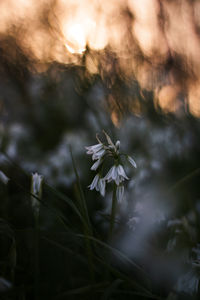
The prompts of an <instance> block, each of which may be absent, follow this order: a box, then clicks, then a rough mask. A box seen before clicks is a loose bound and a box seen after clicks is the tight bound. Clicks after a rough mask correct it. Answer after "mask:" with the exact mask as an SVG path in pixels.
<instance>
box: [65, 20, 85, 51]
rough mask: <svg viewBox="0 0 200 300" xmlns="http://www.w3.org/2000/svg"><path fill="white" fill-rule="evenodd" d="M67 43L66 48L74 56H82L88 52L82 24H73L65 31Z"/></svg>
mask: <svg viewBox="0 0 200 300" xmlns="http://www.w3.org/2000/svg"><path fill="white" fill-rule="evenodd" d="M65 35H66V38H67V42H66V44H65V47H66V48H67V50H68V51H69V52H70V53H72V54H74V53H77V54H82V53H83V52H84V51H85V50H86V34H85V32H84V29H83V27H82V26H81V24H79V23H77V24H72V25H71V26H69V27H67V28H66V29H65Z"/></svg>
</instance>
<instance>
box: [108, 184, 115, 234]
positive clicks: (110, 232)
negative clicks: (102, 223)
mask: <svg viewBox="0 0 200 300" xmlns="http://www.w3.org/2000/svg"><path fill="white" fill-rule="evenodd" d="M116 191H117V185H116V183H114V186H113V196H112V210H111V217H110V230H109V236H108V239H109V240H110V239H111V238H112V233H113V229H114V226H115V215H116V208H117V195H116Z"/></svg>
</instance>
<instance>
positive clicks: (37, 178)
mask: <svg viewBox="0 0 200 300" xmlns="http://www.w3.org/2000/svg"><path fill="white" fill-rule="evenodd" d="M42 180H43V176H42V175H39V174H38V173H35V174H32V193H33V194H34V195H36V196H37V195H39V194H40V192H41V184H42Z"/></svg>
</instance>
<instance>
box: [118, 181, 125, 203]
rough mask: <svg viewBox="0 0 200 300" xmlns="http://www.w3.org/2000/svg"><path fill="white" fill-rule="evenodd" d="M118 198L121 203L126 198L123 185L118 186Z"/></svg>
mask: <svg viewBox="0 0 200 300" xmlns="http://www.w3.org/2000/svg"><path fill="white" fill-rule="evenodd" d="M116 196H117V201H118V202H119V203H121V202H122V200H123V197H124V186H123V185H122V184H121V185H118V186H117V190H116Z"/></svg>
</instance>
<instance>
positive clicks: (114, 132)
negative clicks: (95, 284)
mask: <svg viewBox="0 0 200 300" xmlns="http://www.w3.org/2000/svg"><path fill="white" fill-rule="evenodd" d="M199 29H200V3H199V1H198V0H196V1H195V0H194V1H189V0H179V1H167V0H164V1H159V0H152V1H148V0H140V1H137V0H110V1H105V0H101V1H98V0H93V1H91V0H82V1H75V0H73V1H72V0H48V1H47V0H40V1H39V0H37V1H36V0H34V1H33V0H29V1H25V0H18V1H17V2H16V1H14V0H2V1H1V2H0V149H1V153H0V170H1V171H2V172H4V173H5V174H6V176H8V178H9V179H10V180H9V182H8V184H7V185H5V184H4V182H3V181H2V182H0V243H1V246H0V265H1V268H0V292H1V291H2V292H5V291H6V292H7V290H10V289H9V284H12V286H14V287H15V288H14V289H13V292H11V294H8V295H7V294H5V297H6V298H5V299H32V297H33V295H32V284H33V277H34V275H33V273H34V271H33V269H34V259H33V258H32V254H31V253H32V252H31V251H32V247H33V245H32V240H33V235H32V234H33V233H32V231H31V228H32V227H33V224H34V218H33V213H32V208H31V204H30V195H29V191H30V184H31V174H32V173H34V172H38V173H39V174H42V175H43V176H44V180H45V182H46V183H47V184H48V185H50V186H52V187H54V188H56V189H57V190H59V191H61V192H63V193H64V194H65V195H67V197H69V198H71V199H75V200H73V201H75V203H76V201H77V200H76V198H77V187H76V176H75V173H74V170H73V165H72V160H71V156H70V152H69V146H71V147H72V152H73V156H74V158H75V160H76V166H77V169H78V173H79V176H80V181H81V185H82V188H83V191H84V193H85V195H86V200H87V205H88V210H89V215H90V218H91V222H92V226H93V227H94V230H96V231H97V232H98V234H99V236H102V239H103V240H105V239H106V238H104V237H105V236H106V232H107V229H108V220H107V218H108V216H109V214H110V209H111V190H109V189H108V191H107V193H106V196H105V197H104V198H102V197H101V196H100V195H99V194H98V193H97V192H95V191H92V192H90V191H88V188H87V187H88V185H89V184H90V183H91V181H92V179H93V176H94V174H93V172H92V171H90V167H91V165H92V161H91V158H90V157H89V156H87V155H86V152H85V146H89V145H93V144H96V143H97V142H96V139H95V136H96V133H99V135H100V136H101V135H102V130H105V131H106V132H107V133H108V134H109V135H110V136H111V138H112V139H113V141H116V140H120V141H121V149H122V152H125V153H128V154H129V155H130V156H132V157H133V158H134V159H135V161H136V163H137V169H136V170H133V168H131V167H129V166H126V167H125V169H126V172H127V174H128V176H129V177H130V180H129V181H128V182H127V183H126V186H125V197H124V200H123V202H122V203H120V204H119V205H118V211H117V224H116V232H115V235H114V238H113V240H112V246H113V247H116V248H117V249H119V250H120V251H122V252H123V253H124V254H125V255H126V256H127V257H128V258H130V259H133V260H134V261H136V262H137V263H138V264H139V265H140V266H142V268H143V269H144V270H145V271H146V272H147V273H148V275H149V277H150V279H151V282H152V284H153V288H152V290H153V291H154V292H155V294H157V295H159V297H160V298H159V299H161V298H163V299H199V298H198V297H199V295H198V287H199V278H200V277H199V271H200V270H199V266H200V265H199V264H200V227H199V225H200V221H199V220H200V189H199V179H200V159H199V157H200V143H199V137H200V120H199V118H200V99H199V97H200V85H199V82H200V35H199ZM43 192H44V199H45V200H46V201H47V202H48V203H51V205H53V207H55V208H56V209H58V210H59V211H61V212H62V213H63V214H64V215H65V216H67V218H69V219H70V222H72V223H73V224H74V228H75V230H77V231H79V225H80V224H79V225H78V221H77V219H76V217H75V216H74V215H73V213H72V211H71V210H70V209H69V208H68V207H67V206H66V205H65V204H64V203H62V202H59V201H58V200H57V196H55V194H53V193H52V192H50V191H49V190H48V188H47V187H46V188H45V187H44V191H43ZM40 219H41V220H40V228H41V231H45V232H46V235H47V236H48V234H49V235H50V234H51V237H52V236H53V238H54V241H57V242H58V241H59V243H62V244H64V245H69V248H70V249H71V250H72V251H77V252H79V246H77V245H76V246H75V244H74V242H73V238H72V237H71V236H68V234H67V235H66V233H64V232H63V229H62V228H61V227H60V225H59V224H57V221H56V219H55V216H54V215H53V214H52V212H51V211H49V210H48V209H46V208H45V207H43V206H41V218H40ZM76 224H77V225H76ZM58 231H59V234H58ZM50 246H51V247H50ZM13 249H14V250H13ZM113 264H114V265H115V266H116V268H119V269H120V270H123V271H124V272H126V273H127V274H133V275H134V276H135V273H134V272H135V271H134V268H132V267H131V266H130V265H129V264H127V265H126V266H124V265H123V266H122V265H121V262H120V260H119V259H117V258H116V257H115V258H113ZM13 272H14V273H15V279H13ZM87 272H88V271H87V270H86V269H84V267H82V268H80V265H79V262H77V261H76V259H72V260H71V256H70V254H69V253H68V254H67V255H64V254H63V253H62V251H61V252H60V249H57V248H55V245H54V246H53V245H50V244H48V242H47V240H42V241H41V248H40V279H41V295H42V298H41V299H46V298H47V299H57V298H56V297H57V295H60V296H59V297H60V298H59V297H58V298H59V299H65V297H66V294H63V296H62V293H64V291H65V290H70V289H73V288H77V287H80V286H83V285H84V284H85V281H84V280H85V276H87V275H85V274H86V273H87ZM5 280H6V281H5ZM139 281H140V282H143V279H141V278H139ZM122 296H123V295H122ZM122 296H119V295H118V296H113V298H102V299H122V298H120V297H122ZM14 297H17V298H14ZM51 297H52V298H51ZM69 297H70V298H68V299H92V298H91V296H90V297H89V296H88V295H86V296H84V295H82V294H81V295H78V296H77V295H76V296H73V295H71V296H69ZM84 297H85V298H84ZM123 297H126V298H123V299H129V298H130V297H132V296H130V295H129V296H128V295H126V296H123ZM136 297H138V299H141V298H142V296H136ZM151 298H153V297H151ZM33 299H34V298H33ZM98 299H101V298H98ZM136 299H137V298H136ZM142 299H146V298H145V297H143V298H142ZM153 299H154V298H153ZM155 299H156V298H155Z"/></svg>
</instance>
